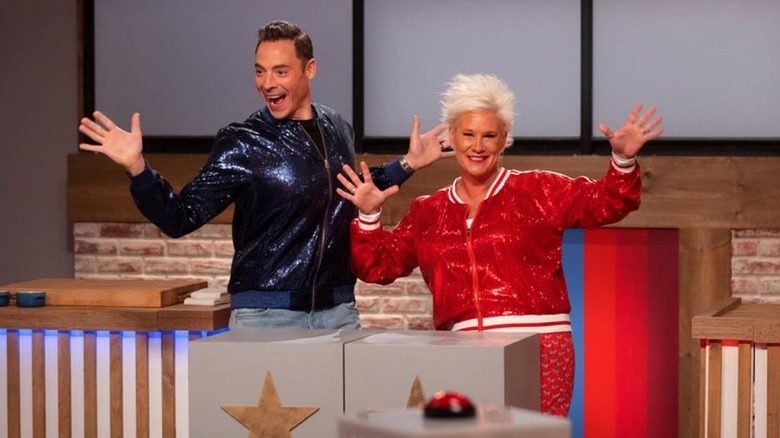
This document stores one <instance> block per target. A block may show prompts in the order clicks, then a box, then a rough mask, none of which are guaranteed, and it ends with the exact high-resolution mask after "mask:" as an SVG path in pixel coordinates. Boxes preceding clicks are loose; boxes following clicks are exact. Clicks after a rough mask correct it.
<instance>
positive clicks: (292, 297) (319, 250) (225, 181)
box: [79, 21, 449, 328]
mask: <svg viewBox="0 0 780 438" xmlns="http://www.w3.org/2000/svg"><path fill="white" fill-rule="evenodd" d="M316 73H317V62H316V60H315V59H314V52H313V48H312V42H311V39H310V38H309V36H308V35H307V34H306V33H305V32H304V31H303V30H302V29H301V28H299V27H298V26H296V25H294V24H291V23H288V22H285V21H272V22H270V23H268V24H267V25H265V26H264V27H262V28H261V29H260V31H259V38H258V43H257V47H256V49H255V85H256V87H257V90H258V92H259V93H260V95H261V96H262V98H263V100H264V101H265V105H266V106H265V108H263V109H261V110H259V111H257V112H256V113H254V114H252V115H251V116H250V117H249V118H248V119H247V120H245V121H243V122H240V123H233V124H231V125H229V126H227V127H225V128H223V129H221V130H220V131H219V132H218V133H217V136H216V139H215V142H214V147H213V150H212V152H211V154H210V156H209V157H208V159H207V161H206V163H205V164H204V166H203V167H202V168H201V170H200V171H199V172H198V174H197V175H196V176H195V178H194V179H193V180H192V181H191V182H190V183H189V184H187V185H186V186H185V187H184V188H182V190H181V191H180V193H178V194H176V193H175V192H174V191H173V189H172V188H171V186H170V185H169V184H168V182H167V181H165V179H164V178H163V177H162V176H161V175H159V174H158V173H157V172H155V171H154V170H153V169H152V168H151V167H150V166H149V164H148V163H147V162H146V161H145V160H144V158H143V155H142V149H143V148H142V137H141V121H140V115H139V114H137V113H136V114H133V116H132V119H131V129H130V132H126V131H124V130H122V129H120V128H118V127H117V126H116V125H115V124H114V122H113V121H111V120H110V119H109V118H108V117H106V116H105V115H104V114H102V113H100V112H95V113H94V117H95V120H94V121H93V120H90V119H88V118H84V119H82V120H81V125H80V126H79V131H81V132H82V133H83V134H85V135H86V136H87V137H89V138H90V139H92V140H93V141H94V142H96V143H98V144H97V145H91V144H80V145H79V147H80V148H81V149H82V150H86V151H92V152H98V153H102V154H104V155H106V156H107V157H109V158H110V159H112V160H113V161H115V162H116V163H118V164H120V165H121V166H123V167H124V168H125V170H126V171H127V173H128V175H129V176H130V179H131V186H130V190H131V193H132V195H133V199H134V201H135V203H136V205H137V206H138V208H139V210H140V211H141V212H142V213H143V214H144V216H146V217H147V218H148V219H149V220H150V221H151V222H152V223H154V224H155V225H157V226H158V227H160V229H161V230H162V231H163V232H165V233H166V234H167V235H169V236H171V237H180V236H183V235H185V234H187V233H190V232H192V231H194V230H196V229H198V228H199V227H201V226H202V225H204V224H205V223H207V222H208V221H210V220H211V219H212V218H214V217H215V216H217V215H218V214H219V213H221V212H222V211H224V210H225V208H227V207H228V206H229V205H230V204H235V210H234V215H233V228H232V231H233V245H234V247H235V255H234V257H233V264H232V267H231V276H230V282H229V284H228V291H229V292H230V293H231V303H232V308H233V310H232V312H231V318H230V326H231V327H304V328H359V327H360V322H359V318H358V312H357V309H356V308H355V297H354V285H355V277H354V275H353V274H352V272H351V269H350V262H349V252H350V244H349V224H350V222H351V220H352V219H353V217H354V216H355V209H354V207H353V206H352V205H351V204H350V203H349V202H347V201H345V200H344V199H342V198H341V197H339V196H338V195H337V194H336V192H335V189H336V184H337V179H336V176H337V175H338V173H339V172H340V171H341V169H342V166H343V165H345V164H347V165H349V166H352V167H354V164H355V156H354V131H353V130H352V127H351V126H349V124H348V123H347V122H345V121H344V120H343V119H342V118H341V116H340V115H339V114H337V113H336V112H335V111H333V110H332V109H330V108H328V107H326V106H323V105H319V104H316V103H313V102H312V100H311V90H310V86H309V82H310V81H311V80H312V79H313V78H314V77H315V75H316ZM443 128H444V125H439V126H438V127H436V128H434V130H432V131H430V132H428V133H426V134H424V135H422V136H421V135H420V134H419V121H418V120H417V118H416V117H415V119H414V124H413V128H412V136H411V139H410V146H409V153H408V154H406V155H404V156H402V157H401V158H400V159H398V160H396V161H393V162H390V163H386V164H384V165H383V166H382V167H379V168H375V169H372V170H371V174H372V178H373V180H374V182H375V183H376V184H377V185H378V186H381V187H383V188H385V187H387V188H390V190H398V187H397V185H399V184H401V183H402V182H403V181H405V180H406V179H407V178H408V177H409V176H411V174H412V173H414V170H415V169H419V168H422V167H425V166H427V165H429V164H431V163H432V162H434V161H436V160H437V159H438V158H440V157H442V156H444V155H449V154H447V153H444V152H442V151H441V148H440V146H439V143H438V139H437V137H436V136H437V134H438V133H439V132H440V131H442V130H443Z"/></svg>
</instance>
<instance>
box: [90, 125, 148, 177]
mask: <svg viewBox="0 0 780 438" xmlns="http://www.w3.org/2000/svg"><path fill="white" fill-rule="evenodd" d="M93 115H94V116H95V120H94V121H93V120H90V119H89V118H87V117H84V118H83V119H81V124H80V125H79V132H81V133H82V134H84V135H86V136H87V137H89V138H91V139H92V141H94V142H95V143H97V145H94V144H88V143H81V144H79V149H81V150H83V151H90V152H95V153H99V154H103V155H105V156H107V157H108V158H110V159H111V160H113V161H114V162H116V163H117V164H119V165H121V166H123V167H124V168H125V170H126V171H127V172H128V173H129V174H130V175H133V176H135V175H138V174H139V173H141V172H142V171H143V170H144V167H145V166H146V163H145V162H144V157H143V155H142V153H141V151H142V149H143V142H142V140H141V115H140V114H138V113H135V114H133V117H132V118H131V120H130V132H127V131H124V130H123V129H122V128H120V127H118V126H116V124H114V122H113V121H112V120H111V119H109V118H108V117H107V116H106V115H105V114H103V113H101V112H100V111H95V112H94V113H93Z"/></svg>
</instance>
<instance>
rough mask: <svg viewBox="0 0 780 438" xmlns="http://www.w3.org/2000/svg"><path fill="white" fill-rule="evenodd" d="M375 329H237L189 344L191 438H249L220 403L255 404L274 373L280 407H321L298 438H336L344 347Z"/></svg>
mask: <svg viewBox="0 0 780 438" xmlns="http://www.w3.org/2000/svg"><path fill="white" fill-rule="evenodd" d="M371 333H376V332H370V331H361V330H349V331H335V330H305V329H240V330H233V331H229V332H226V333H222V334H219V335H216V336H212V337H209V338H204V339H198V340H195V341H192V342H191V343H190V344H189V375H190V382H189V383H190V385H189V391H190V394H189V395H190V397H189V399H190V401H189V405H190V437H191V438H201V437H202V438H214V437H245V436H248V435H249V432H248V430H247V429H246V428H245V427H244V426H243V425H242V424H241V423H239V422H238V421H236V420H235V419H233V417H231V416H230V415H228V414H227V413H226V412H225V411H223V410H222V406H257V405H258V401H259V400H260V393H261V391H262V388H263V382H264V379H265V375H266V372H268V371H270V372H271V375H272V377H273V382H274V386H275V387H276V390H277V393H278V395H279V400H280V401H281V404H282V406H285V407H287V406H289V407H295V406H298V407H311V406H313V407H318V408H319V411H318V412H316V413H315V414H314V415H312V416H311V417H309V418H308V419H307V420H305V421H304V422H303V423H301V424H300V425H299V426H298V427H296V428H295V429H293V431H292V436H293V437H294V438H332V437H335V436H336V420H337V419H338V418H339V417H341V416H342V415H343V412H344V377H343V376H344V372H343V369H344V362H343V360H344V347H343V346H344V343H346V342H349V341H351V340H354V339H359V338H361V337H363V336H367V335H369V334H371Z"/></svg>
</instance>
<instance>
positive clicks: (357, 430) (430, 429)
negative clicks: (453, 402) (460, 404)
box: [338, 405, 571, 438]
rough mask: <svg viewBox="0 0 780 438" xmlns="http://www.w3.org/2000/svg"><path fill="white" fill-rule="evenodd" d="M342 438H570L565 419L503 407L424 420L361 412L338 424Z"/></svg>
mask: <svg viewBox="0 0 780 438" xmlns="http://www.w3.org/2000/svg"><path fill="white" fill-rule="evenodd" d="M338 430H339V438H569V437H571V423H570V422H569V420H568V419H566V418H560V417H554V416H551V415H545V414H542V413H540V412H536V411H529V410H525V409H518V408H507V407H503V406H494V405H483V406H478V407H477V415H476V417H474V418H462V419H461V418H455V419H452V418H449V419H430V418H424V417H423V413H422V410H420V409H395V410H387V411H362V412H358V413H354V414H347V415H345V416H344V417H342V418H340V419H339V422H338Z"/></svg>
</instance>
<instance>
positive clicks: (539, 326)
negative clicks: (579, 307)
mask: <svg viewBox="0 0 780 438" xmlns="http://www.w3.org/2000/svg"><path fill="white" fill-rule="evenodd" d="M477 327H479V320H478V319H477V318H474V319H469V320H466V321H461V322H458V323H455V324H454V325H453V326H452V331H462V330H470V329H475V328H477ZM482 329H483V330H485V331H502V332H526V333H560V332H571V320H570V319H569V315H568V314H567V313H558V314H554V315H508V316H490V317H487V318H482Z"/></svg>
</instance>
